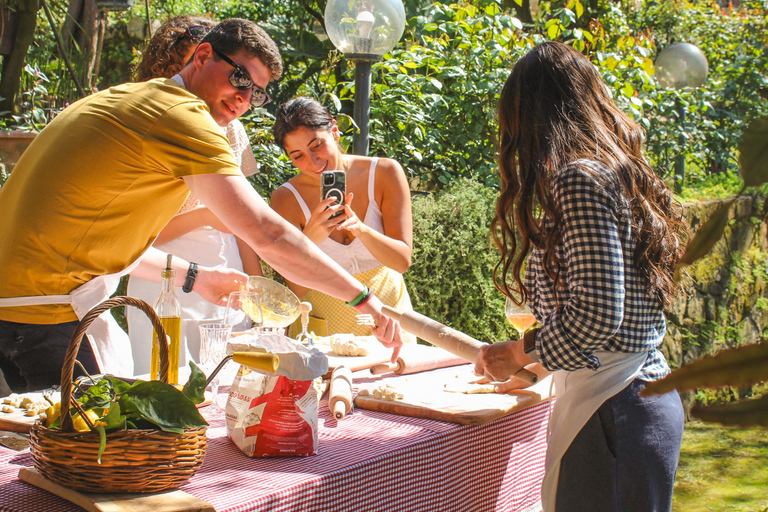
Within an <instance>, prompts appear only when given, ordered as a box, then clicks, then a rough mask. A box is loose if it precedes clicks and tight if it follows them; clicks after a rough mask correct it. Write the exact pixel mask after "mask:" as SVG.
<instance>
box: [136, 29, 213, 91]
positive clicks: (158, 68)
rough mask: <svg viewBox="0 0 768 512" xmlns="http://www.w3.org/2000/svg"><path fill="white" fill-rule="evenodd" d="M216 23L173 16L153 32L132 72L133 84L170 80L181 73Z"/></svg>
mask: <svg viewBox="0 0 768 512" xmlns="http://www.w3.org/2000/svg"><path fill="white" fill-rule="evenodd" d="M214 26H216V22H215V21H213V20H212V19H210V18H204V17H202V16H188V15H182V16H176V17H173V18H171V19H169V20H168V21H166V22H165V23H163V24H162V25H161V26H160V28H158V29H157V32H155V35H153V36H152V39H151V40H150V41H149V44H148V45H147V48H146V49H145V50H144V54H143V55H142V56H141V62H139V64H138V66H136V71H135V72H134V75H135V80H136V81H137V82H146V81H147V80H151V79H152V78H171V77H172V76H173V75H175V74H176V73H178V72H179V71H181V68H183V67H184V66H185V65H186V64H187V60H189V55H190V54H191V52H192V51H193V50H194V49H195V48H197V45H198V44H200V41H201V40H202V39H203V37H204V36H205V34H206V33H207V32H208V31H209V30H210V29H211V28H213V27H214ZM190 27H205V29H204V30H199V31H198V30H189V28H190Z"/></svg>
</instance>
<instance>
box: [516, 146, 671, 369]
mask: <svg viewBox="0 0 768 512" xmlns="http://www.w3.org/2000/svg"><path fill="white" fill-rule="evenodd" d="M587 168H588V170H589V171H591V173H592V175H590V172H588V170H587ZM608 172H609V171H608V170H607V169H605V167H603V166H602V165H601V164H598V163H596V162H593V161H588V160H579V161H577V162H574V163H572V164H571V165H569V166H568V167H565V168H564V169H561V170H560V171H558V172H557V173H556V174H555V175H554V176H553V178H552V196H553V200H554V202H555V205H556V207H557V208H558V209H559V211H561V212H562V214H561V215H562V218H561V223H562V238H561V240H560V242H559V243H558V245H557V246H556V247H555V251H556V254H557V257H558V259H559V262H560V280H561V282H562V284H563V285H564V286H563V287H561V288H560V289H559V290H558V298H559V301H560V307H559V308H558V307H557V306H556V304H555V297H554V284H553V281H552V280H551V279H550V278H549V277H547V274H546V272H545V271H544V266H543V263H542V261H543V256H544V252H543V251H542V250H540V249H536V248H534V250H533V251H532V252H531V255H530V257H529V261H528V266H527V271H526V287H527V288H528V289H529V290H530V292H531V299H530V306H531V310H532V311H533V313H534V315H535V316H536V318H537V319H538V321H539V322H540V323H541V325H542V328H541V329H540V330H539V331H538V333H537V335H536V352H537V354H538V356H539V359H540V360H541V362H542V364H543V365H544V366H545V367H546V368H548V369H549V370H560V369H562V370H578V369H580V368H591V369H593V370H596V369H598V368H600V360H599V359H598V357H597V356H595V354H594V352H595V351H598V350H604V351H610V352H633V353H634V352H648V358H647V359H646V361H645V365H644V366H643V368H642V370H641V371H640V373H639V374H638V378H640V379H642V380H647V381H652V380H657V379H659V378H661V377H663V376H664V375H666V374H667V373H669V366H668V365H667V361H666V359H664V356H663V355H662V354H661V352H659V350H658V347H659V345H661V343H662V341H663V339H664V333H665V331H666V322H665V319H664V315H663V312H662V307H661V304H660V303H659V301H658V300H657V299H656V298H654V297H652V296H650V295H649V294H648V293H647V292H646V280H645V279H644V278H643V277H642V276H641V274H640V273H639V272H638V270H637V269H636V268H635V265H634V263H633V253H634V249H635V237H634V234H633V232H632V226H631V224H630V221H629V216H628V213H629V212H628V210H627V208H628V205H627V201H626V200H625V199H624V198H623V197H621V196H620V194H619V193H618V192H616V191H611V190H607V189H606V187H605V185H603V184H601V183H600V182H598V181H597V180H596V179H595V177H594V176H595V174H597V175H600V174H604V175H605V174H606V173H608ZM606 181H607V182H609V183H610V182H612V180H611V179H610V178H609V179H608V180H606ZM550 225H551V224H550Z"/></svg>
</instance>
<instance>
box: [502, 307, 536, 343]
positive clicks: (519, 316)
mask: <svg viewBox="0 0 768 512" xmlns="http://www.w3.org/2000/svg"><path fill="white" fill-rule="evenodd" d="M504 314H505V315H506V316H507V320H509V323H510V324H512V327H514V328H515V330H516V331H517V336H518V339H523V336H524V335H525V331H527V330H528V329H529V328H530V327H531V326H532V325H533V324H535V323H536V317H535V316H533V313H531V310H530V309H529V308H528V306H527V305H526V304H523V305H522V306H518V305H517V304H515V303H514V301H513V300H512V299H510V298H509V297H507V302H506V304H504Z"/></svg>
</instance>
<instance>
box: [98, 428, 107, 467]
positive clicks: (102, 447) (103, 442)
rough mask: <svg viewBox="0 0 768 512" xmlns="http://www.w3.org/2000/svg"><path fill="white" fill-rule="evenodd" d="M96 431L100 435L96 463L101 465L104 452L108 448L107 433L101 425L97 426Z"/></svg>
mask: <svg viewBox="0 0 768 512" xmlns="http://www.w3.org/2000/svg"><path fill="white" fill-rule="evenodd" d="M96 431H97V432H98V433H99V456H98V458H97V459H96V462H98V463H99V464H101V456H102V455H104V450H105V449H106V448H107V432H106V430H104V425H102V424H101V423H99V424H97V425H96Z"/></svg>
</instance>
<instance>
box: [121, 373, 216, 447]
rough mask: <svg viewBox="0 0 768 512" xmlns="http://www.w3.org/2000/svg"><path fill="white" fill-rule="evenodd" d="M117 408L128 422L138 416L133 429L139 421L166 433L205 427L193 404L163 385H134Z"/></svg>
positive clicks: (141, 383)
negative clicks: (123, 413) (122, 412)
mask: <svg viewBox="0 0 768 512" xmlns="http://www.w3.org/2000/svg"><path fill="white" fill-rule="evenodd" d="M120 407H121V408H122V410H123V411H125V413H126V416H127V417H128V419H131V420H132V419H133V416H134V413H135V415H137V416H138V418H136V419H137V420H138V421H134V423H135V424H136V425H139V424H140V423H141V420H144V421H146V422H149V423H152V424H153V425H155V426H156V427H158V428H160V429H162V430H164V431H166V432H175V433H178V434H181V433H183V431H184V428H186V427H193V428H194V427H204V426H206V425H208V423H206V421H205V420H204V419H203V417H202V416H200V412H199V411H198V410H197V407H195V404H194V403H192V401H191V400H190V399H189V398H187V397H186V396H185V395H184V393H182V392H181V391H179V390H178V389H176V388H175V387H173V386H171V385H170V384H166V383H164V382H160V381H156V380H153V381H151V382H137V383H136V384H134V385H133V386H131V388H130V389H129V390H128V391H126V392H125V393H124V394H123V395H122V396H121V397H120Z"/></svg>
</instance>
